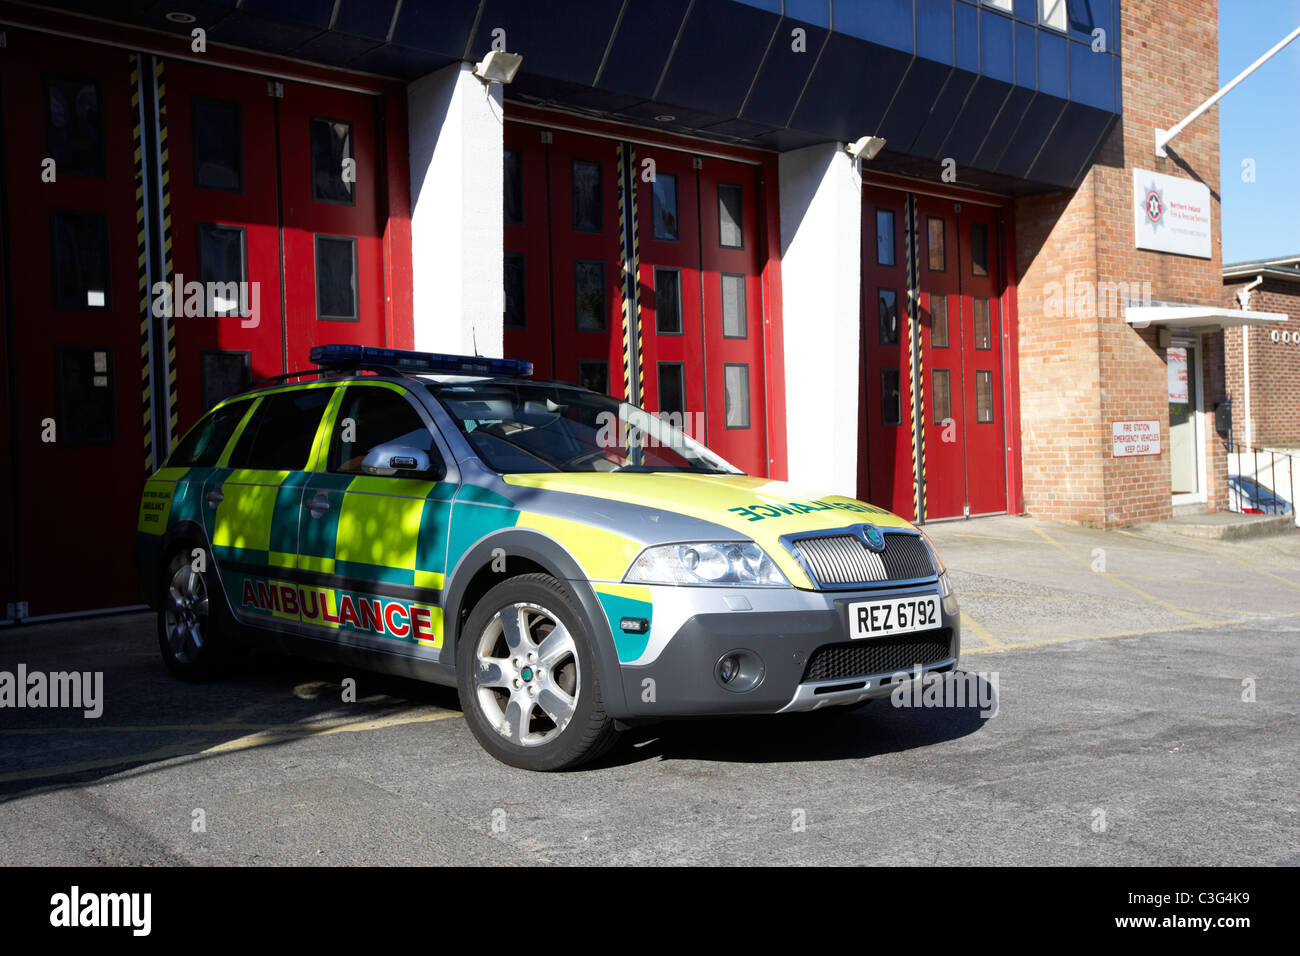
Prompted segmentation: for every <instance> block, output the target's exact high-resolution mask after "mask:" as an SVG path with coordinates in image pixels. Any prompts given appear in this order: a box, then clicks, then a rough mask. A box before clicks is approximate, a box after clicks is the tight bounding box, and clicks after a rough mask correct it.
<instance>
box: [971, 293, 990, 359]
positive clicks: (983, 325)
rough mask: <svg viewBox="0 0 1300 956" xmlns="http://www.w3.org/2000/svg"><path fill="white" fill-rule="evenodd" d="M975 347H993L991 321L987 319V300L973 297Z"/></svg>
mask: <svg viewBox="0 0 1300 956" xmlns="http://www.w3.org/2000/svg"><path fill="white" fill-rule="evenodd" d="M973 307H974V310H975V347H976V348H977V349H991V348H993V330H992V323H991V322H990V320H989V300H988V299H983V298H979V299H975V301H974V303H973Z"/></svg>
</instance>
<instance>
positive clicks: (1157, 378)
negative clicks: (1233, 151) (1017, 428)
mask: <svg viewBox="0 0 1300 956" xmlns="http://www.w3.org/2000/svg"><path fill="white" fill-rule="evenodd" d="M1120 8H1121V27H1122V31H1121V47H1120V49H1121V55H1122V63H1123V67H1122V70H1123V72H1122V82H1123V97H1124V100H1123V107H1124V113H1123V116H1122V118H1121V120H1120V122H1119V123H1118V124H1117V125H1116V127H1115V128H1114V130H1112V132H1111V133H1110V135H1109V137H1108V139H1107V141H1106V142H1105V144H1104V146H1103V148H1102V151H1101V153H1100V155H1099V157H1098V159H1097V161H1096V162H1095V164H1094V165H1093V167H1092V169H1091V170H1090V171H1089V172H1088V175H1087V176H1086V178H1085V179H1084V181H1083V183H1082V184H1081V185H1080V186H1079V188H1078V189H1076V190H1074V191H1073V192H1072V193H1058V194H1053V195H1048V196H1034V197H1029V198H1026V199H1022V200H1020V201H1018V202H1017V204H1016V236H1017V249H1016V259H1017V268H1018V275H1019V276H1020V281H1019V285H1018V301H1019V308H1020V376H1021V378H1020V396H1021V420H1022V425H1021V437H1022V449H1023V450H1022V457H1023V467H1024V487H1025V509H1026V511H1028V512H1029V513H1030V514H1033V515H1039V516H1042V517H1046V518H1054V519H1058V520H1064V521H1073V522H1080V523H1090V524H1096V525H1101V526H1113V525H1124V524H1132V523H1137V522H1143V521H1153V520H1158V519H1161V518H1166V517H1168V516H1169V515H1170V513H1171V499H1170V478H1169V458H1168V453H1169V434H1168V422H1169V405H1168V392H1167V390H1166V388H1167V379H1166V373H1165V352H1164V349H1163V348H1162V347H1161V346H1160V345H1159V336H1158V332H1157V330H1155V329H1144V330H1135V329H1133V328H1131V327H1130V326H1128V324H1127V323H1126V322H1125V321H1124V308H1123V302H1122V299H1123V298H1124V297H1125V296H1124V291H1128V292H1134V293H1137V294H1139V295H1140V294H1143V293H1145V292H1147V291H1148V290H1149V294H1150V297H1151V298H1152V299H1153V300H1157V301H1168V302H1185V303H1194V304H1201V305H1218V304H1219V303H1220V301H1221V299H1222V296H1223V291H1222V269H1221V264H1222V253H1221V243H1220V228H1219V224H1220V215H1219V197H1218V190H1219V117H1218V110H1217V108H1215V109H1211V110H1209V111H1207V112H1206V113H1205V114H1204V115H1202V116H1201V117H1200V118H1199V119H1198V120H1197V121H1196V122H1195V123H1193V124H1192V125H1191V126H1190V127H1188V129H1187V130H1185V131H1184V132H1183V133H1182V134H1181V135H1180V136H1178V137H1177V139H1175V140H1174V142H1173V143H1172V144H1171V149H1170V152H1171V155H1170V157H1169V158H1165V159H1157V158H1156V156H1155V154H1154V145H1155V131H1156V129H1158V128H1159V129H1167V128H1169V127H1170V126H1172V125H1173V124H1174V123H1176V122H1178V121H1179V120H1181V119H1182V118H1183V117H1184V116H1186V115H1187V114H1188V113H1190V112H1191V111H1192V110H1193V109H1195V108H1196V107H1197V106H1198V105H1199V104H1200V103H1201V102H1202V101H1203V100H1205V99H1206V98H1208V97H1209V96H1211V95H1212V94H1213V93H1214V92H1215V90H1217V89H1218V68H1217V65H1218V10H1217V5H1216V3H1215V2H1214V0H1188V2H1179V3H1171V2H1169V0H1124V2H1123V3H1122V4H1121V5H1120ZM1134 168H1140V169H1145V170H1151V171H1154V172H1159V173H1165V174H1168V175H1171V176H1179V177H1184V178H1194V179H1200V180H1202V181H1204V182H1205V183H1206V184H1207V185H1208V186H1209V188H1210V191H1211V205H1212V209H1211V217H1212V229H1213V235H1214V247H1213V257H1212V258H1211V259H1196V258H1191V257H1188V256H1177V255H1171V254H1167V253H1158V252H1149V251H1145V250H1138V249H1136V248H1134V236H1133V213H1132V194H1133V172H1132V171H1133V169H1134ZM1063 284H1064V285H1065V286H1066V287H1067V288H1068V287H1069V285H1070V284H1073V285H1074V287H1076V288H1083V287H1087V288H1090V289H1091V290H1092V293H1091V299H1087V298H1084V299H1081V298H1080V297H1079V296H1074V297H1073V298H1071V297H1070V296H1066V297H1065V304H1066V306H1067V307H1066V308H1065V310H1064V314H1053V313H1060V312H1061V309H1060V308H1059V307H1056V306H1054V305H1053V299H1052V296H1053V294H1054V293H1055V294H1056V295H1057V296H1058V298H1057V300H1056V301H1057V303H1058V304H1059V301H1060V299H1059V290H1060V289H1061V288H1062V285H1063ZM1121 284H1122V285H1121ZM1116 289H1119V290H1123V291H1121V292H1120V294H1119V295H1118V296H1115V295H1108V294H1107V293H1110V292H1113V290H1116ZM1202 345H1203V346H1204V345H1205V343H1204V342H1202ZM1205 351H1206V349H1204V348H1202V353H1204V352H1205ZM1204 373H1205V370H1204V369H1202V374H1204ZM1206 384H1207V387H1206V390H1205V403H1206V407H1207V408H1212V407H1213V402H1214V396H1213V395H1212V380H1211V381H1207V383H1206ZM1207 418H1212V416H1207ZM1143 419H1146V420H1157V421H1160V422H1161V424H1162V430H1161V454H1160V455H1159V456H1148V457H1143V458H1112V457H1111V423H1112V422H1114V421H1121V420H1125V421H1127V420H1143ZM1212 431H1213V422H1212V421H1210V422H1208V423H1207V432H1210V433H1212ZM1207 447H1208V449H1209V450H1210V452H1211V453H1212V454H1215V455H1217V456H1218V457H1222V454H1223V451H1222V447H1221V445H1218V444H1215V443H1213V442H1210V441H1209V440H1208V436H1207ZM1211 471H1212V472H1213V473H1214V474H1217V476H1218V479H1217V486H1216V483H1215V482H1214V481H1212V482H1211V493H1210V496H1209V497H1210V502H1209V503H1210V506H1211V507H1214V506H1216V505H1217V504H1218V503H1220V502H1224V501H1226V494H1225V493H1224V492H1223V489H1222V487H1221V486H1222V468H1221V467H1220V466H1218V465H1216V466H1214V467H1212V468H1211Z"/></svg>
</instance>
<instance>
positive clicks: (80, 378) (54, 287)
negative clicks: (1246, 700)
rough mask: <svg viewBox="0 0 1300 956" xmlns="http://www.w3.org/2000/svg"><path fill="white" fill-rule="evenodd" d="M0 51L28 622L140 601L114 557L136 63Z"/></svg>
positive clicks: (88, 47) (119, 525) (124, 508)
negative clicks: (132, 70)
mask: <svg viewBox="0 0 1300 956" xmlns="http://www.w3.org/2000/svg"><path fill="white" fill-rule="evenodd" d="M0 52H3V54H4V56H3V57H0V115H3V117H4V130H3V144H0V154H3V157H4V170H5V180H4V183H3V190H4V212H5V217H4V223H3V228H4V230H5V237H4V246H5V249H6V251H7V257H6V264H7V267H8V268H9V270H10V271H9V273H8V275H7V276H6V277H5V286H6V287H7V289H8V301H7V309H6V311H5V313H4V322H5V325H6V327H7V335H8V343H7V347H11V348H12V352H10V353H9V354H8V357H7V358H8V362H7V374H8V375H10V376H12V394H13V398H14V407H13V409H12V422H13V424H14V432H13V434H11V435H9V436H8V441H7V443H6V446H5V451H6V455H5V456H4V457H5V464H4V468H5V469H6V470H8V469H10V468H12V479H11V480H12V485H11V486H10V490H11V494H12V497H11V498H6V505H5V508H6V510H8V509H9V508H10V507H11V505H10V502H12V508H13V511H12V515H13V518H12V522H13V524H12V525H0V530H3V532H4V539H5V540H4V545H3V546H4V548H6V549H9V548H11V547H12V549H13V552H12V553H13V555H14V559H13V560H14V567H13V569H12V570H13V573H12V575H11V576H7V577H6V578H5V580H4V581H3V585H2V586H3V588H4V592H5V593H4V604H5V605H7V604H8V603H10V602H17V601H25V602H27V604H28V607H27V612H28V614H29V615H30V616H32V617H39V616H42V615H47V614H52V613H61V612H75V611H84V610H91V609H95V608H106V607H116V606H124V605H131V604H137V603H139V600H140V598H139V592H138V589H137V588H136V581H135V577H136V575H135V566H134V562H132V561H129V560H123V555H124V554H127V553H129V549H130V548H131V547H132V542H133V541H134V534H135V523H136V508H135V505H134V504H133V502H134V501H136V500H138V496H139V493H140V489H141V487H142V484H143V480H144V475H145V472H146V462H147V461H149V458H150V451H151V447H150V446H151V442H150V441H149V440H148V439H147V436H148V430H147V420H146V412H147V409H148V406H147V405H146V403H145V399H146V395H145V393H144V390H143V389H142V387H141V383H142V372H143V371H144V370H143V369H142V358H143V360H146V361H147V358H148V353H147V349H144V346H145V344H146V342H145V341H142V326H141V317H142V311H143V310H142V303H141V292H140V288H139V274H138V272H137V267H136V256H137V239H138V235H137V230H136V214H135V164H134V159H133V150H132V136H133V133H134V129H135V113H134V112H133V110H132V105H131V95H132V83H131V73H130V65H131V58H130V55H129V54H128V53H127V52H126V51H125V50H121V49H116V48H112V47H104V46H95V45H92V44H83V43H78V42H76V41H72V40H66V39H62V38H58V37H49V36H44V35H39V34H34V33H29V32H27V31H22V30H10V31H9V34H8V45H7V47H6V48H5V49H3V50H0ZM146 331H147V327H146ZM142 351H144V355H143V356H142ZM8 384H9V383H8V382H6V385H8ZM9 421H10V418H9V417H6V419H5V422H4V426H5V427H6V428H7V427H8V422H9ZM9 520H10V519H9V518H8V516H6V521H9ZM4 611H5V607H4V606H3V605H0V615H3V614H4Z"/></svg>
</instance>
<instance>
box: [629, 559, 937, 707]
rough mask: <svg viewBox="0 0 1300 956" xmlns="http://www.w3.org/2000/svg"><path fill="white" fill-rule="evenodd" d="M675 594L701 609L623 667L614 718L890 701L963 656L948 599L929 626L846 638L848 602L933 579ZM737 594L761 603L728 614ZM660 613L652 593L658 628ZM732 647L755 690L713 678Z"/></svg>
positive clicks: (928, 591)
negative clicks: (621, 704) (620, 705)
mask: <svg viewBox="0 0 1300 956" xmlns="http://www.w3.org/2000/svg"><path fill="white" fill-rule="evenodd" d="M656 590H657V589H656ZM672 590H673V591H675V592H677V593H676V594H674V595H672V596H673V597H674V598H678V599H680V597H681V594H682V592H688V591H689V592H694V595H693V596H695V600H696V602H697V603H699V604H701V605H703V607H701V608H699V609H698V610H696V612H695V613H691V614H689V615H683V616H682V620H681V623H680V626H677V627H676V629H675V630H674V632H673V633H672V635H671V637H670V638H668V639H667V640H666V641H664V642H662V643H661V644H660V646H659V647H658V648H657V654H656V655H655V656H654V658H653V660H645V659H644V658H642V659H641V660H638V661H635V662H630V663H624V664H623V665H622V668H621V676H622V680H623V689H624V696H625V698H626V701H627V713H625V714H619V715H616V716H620V717H627V718H654V717H686V716H705V715H722V714H762V713H766V714H773V713H787V712H793V711H807V710H817V709H820V708H823V707H829V706H833V705H838V704H852V703H856V702H858V701H861V700H867V699H870V698H873V697H887V696H889V695H890V694H891V693H893V691H894V690H895V688H897V687H899V686H900V685H906V684H908V683H910V682H911V681H913V680H915V679H917V678H918V677H920V676H923V675H924V674H928V673H933V672H946V671H950V670H953V669H955V668H956V666H957V660H958V658H959V656H960V653H961V623H960V610H959V608H958V605H957V600H956V597H955V596H953V595H949V596H948V597H946V598H943V599H942V600H941V601H940V614H941V618H942V619H941V621H940V626H939V627H938V628H935V629H934V630H931V631H920V632H913V633H911V634H906V635H899V636H896V637H881V638H861V639H856V640H855V639H853V638H851V637H850V636H849V635H850V629H849V620H848V606H849V605H850V604H853V603H855V602H859V601H870V600H885V599H891V598H903V597H915V596H923V595H937V594H939V588H938V585H937V584H933V583H931V584H927V585H923V586H917V587H908V588H899V589H890V588H878V589H871V590H860V591H847V592H845V591H837V592H833V593H831V592H813V591H800V590H796V589H780V590H772V591H767V592H765V593H762V594H758V595H756V594H755V591H756V590H758V589H734V590H726V589H707V592H708V593H703V594H701V593H700V592H702V591H706V589H702V588H674V589H672ZM718 592H721V593H718ZM737 597H750V598H754V599H755V601H756V602H759V603H761V604H762V605H763V606H761V607H756V608H753V609H751V610H733V609H731V608H733V607H734V606H735V605H736V604H737V603H738V602H737V600H736V598H737ZM659 612H660V602H659V600H658V598H656V601H655V615H656V628H658V625H659V622H660V613H659ZM674 623H676V622H674ZM737 652H743V654H744V657H743V659H744V660H746V661H748V662H749V664H750V667H749V668H748V669H747V670H746V671H743V673H744V674H745V676H747V677H750V678H751V679H753V675H754V673H755V670H757V672H758V678H757V680H754V681H753V683H752V686H750V687H748V688H747V689H745V690H741V691H738V690H735V689H733V688H732V687H728V686H726V685H724V684H723V682H722V681H721V680H720V679H719V678H718V676H717V669H718V662H719V660H720V659H721V658H723V657H725V656H727V655H729V654H735V653H737ZM918 657H919V658H920V659H915V658H918ZM900 674H906V675H907V676H905V677H902V678H900V677H899V675H900Z"/></svg>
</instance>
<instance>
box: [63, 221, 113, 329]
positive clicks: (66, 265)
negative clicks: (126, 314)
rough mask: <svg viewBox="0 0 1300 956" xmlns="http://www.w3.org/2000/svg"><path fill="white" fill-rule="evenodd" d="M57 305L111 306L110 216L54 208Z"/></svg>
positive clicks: (96, 307) (86, 307)
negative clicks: (109, 263)
mask: <svg viewBox="0 0 1300 956" xmlns="http://www.w3.org/2000/svg"><path fill="white" fill-rule="evenodd" d="M50 235H51V237H52V240H53V241H52V249H51V252H52V254H53V256H54V262H53V264H52V265H53V269H52V275H53V277H54V283H53V284H54V290H53V292H54V307H55V308H56V309H77V310H80V309H110V308H112V297H111V296H110V294H109V267H108V218H107V217H106V216H104V215H103V214H102V213H98V212H75V211H72V210H67V209H55V210H52V211H51V212H50Z"/></svg>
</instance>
